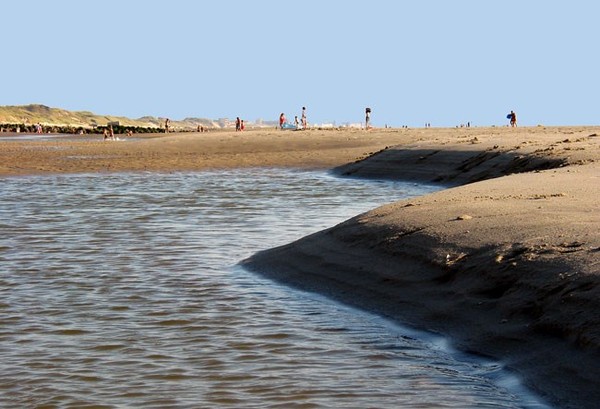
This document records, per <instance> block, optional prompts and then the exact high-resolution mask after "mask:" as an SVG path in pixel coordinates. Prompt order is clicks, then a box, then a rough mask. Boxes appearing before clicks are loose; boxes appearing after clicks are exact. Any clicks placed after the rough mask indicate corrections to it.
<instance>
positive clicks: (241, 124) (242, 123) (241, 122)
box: [240, 119, 246, 131]
mask: <svg viewBox="0 0 600 409" xmlns="http://www.w3.org/2000/svg"><path fill="white" fill-rule="evenodd" d="M244 129H246V125H244V120H243V119H242V120H241V121H240V131H243V130H244Z"/></svg>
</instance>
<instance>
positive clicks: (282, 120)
mask: <svg viewBox="0 0 600 409" xmlns="http://www.w3.org/2000/svg"><path fill="white" fill-rule="evenodd" d="M283 124H285V114H284V113H283V112H282V113H281V115H279V129H283Z"/></svg>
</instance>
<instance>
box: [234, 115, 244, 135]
mask: <svg viewBox="0 0 600 409" xmlns="http://www.w3.org/2000/svg"><path fill="white" fill-rule="evenodd" d="M241 130H242V123H241V122H240V117H239V116H238V117H237V118H235V131H236V132H238V131H241Z"/></svg>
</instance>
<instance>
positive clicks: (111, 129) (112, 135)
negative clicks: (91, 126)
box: [108, 125, 115, 141]
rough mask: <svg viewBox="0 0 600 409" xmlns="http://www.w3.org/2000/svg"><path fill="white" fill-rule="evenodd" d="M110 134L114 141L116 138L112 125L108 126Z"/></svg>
mask: <svg viewBox="0 0 600 409" xmlns="http://www.w3.org/2000/svg"><path fill="white" fill-rule="evenodd" d="M108 134H109V135H110V140H111V141H114V140H115V131H114V130H113V127H112V125H110V126H109V127H108Z"/></svg>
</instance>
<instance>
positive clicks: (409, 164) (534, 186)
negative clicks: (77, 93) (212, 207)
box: [0, 127, 600, 408]
mask: <svg viewBox="0 0 600 409" xmlns="http://www.w3.org/2000/svg"><path fill="white" fill-rule="evenodd" d="M599 134H600V128H598V127H530V128H447V129H435V128H430V129H380V130H377V129H374V130H371V131H369V132H366V131H362V130H322V131H318V130H312V131H303V132H291V131H277V130H274V129H273V130H255V131H254V130H253V131H246V132H242V133H236V132H226V131H221V132H209V133H186V134H169V135H164V134H161V135H147V136H141V137H137V136H136V135H134V137H133V138H124V139H125V140H120V141H103V140H102V139H101V137H97V136H95V137H69V138H68V139H62V138H55V139H52V140H45V141H36V140H19V138H20V137H19V136H15V137H10V138H7V139H5V140H2V141H0V175H2V176H24V175H36V174H48V173H63V174H69V173H82V172H84V173H88V172H124V171H133V172H138V171H152V172H154V171H161V172H163V171H164V172H172V171H194V170H202V169H219V168H232V167H256V166H265V167H282V166H283V167H300V168H313V169H334V171H335V172H336V173H338V174H340V175H345V176H352V177H367V178H384V179H403V180H412V181H418V182H431V183H440V184H443V185H444V186H447V187H448V188H447V189H445V190H442V191H440V192H437V193H434V194H431V195H427V196H423V197H419V198H415V199H410V200H405V201H400V202H395V203H391V204H389V205H385V206H383V207H380V208H378V209H374V210H372V211H370V212H367V213H365V214H361V215H357V216H356V217H354V218H352V219H350V220H348V221H346V222H344V223H342V224H340V225H337V226H333V227H331V228H330V229H327V230H325V231H322V232H318V233H315V234H313V235H311V236H308V237H305V238H303V239H301V240H299V241H297V242H294V243H290V244H285V243H282V246H281V247H278V248H275V249H268V250H267V249H266V250H265V251H263V252H261V253H258V254H256V255H255V256H253V257H251V258H250V259H248V260H245V261H244V262H243V264H244V265H245V266H246V267H248V268H251V269H252V270H255V271H257V272H259V273H261V274H264V275H266V276H269V277H271V278H273V279H275V280H279V281H282V282H285V283H287V284H290V285H293V286H296V287H299V288H302V289H306V290H310V291H316V292H319V293H323V294H326V295H328V296H330V297H332V298H335V299H337V300H340V301H342V302H345V303H348V304H351V305H354V306H357V307H360V308H364V309H367V310H370V311H373V312H376V313H379V314H382V315H384V316H386V317H389V318H391V319H394V320H396V321H398V322H401V323H408V324H410V325H413V326H415V327H418V328H422V329H426V330H430V331H434V332H437V333H441V334H445V335H448V336H450V337H451V339H452V340H453V341H454V342H455V345H456V346H457V347H459V348H460V349H462V350H465V351H470V352H475V353H478V354H482V355H486V356H490V357H494V358H496V359H499V360H500V361H501V362H503V363H504V364H505V365H506V366H507V367H509V368H511V369H512V370H514V371H515V372H516V373H517V374H519V375H520V376H521V377H522V379H523V380H524V381H525V383H526V384H527V385H528V386H530V387H532V388H533V389H534V390H535V391H537V392H538V393H539V394H540V395H542V396H543V397H544V398H546V399H547V400H548V401H549V402H551V403H553V404H556V405H557V406H559V407H565V408H592V407H597V402H599V401H600V381H599V379H600V314H599V313H598V311H600V286H599V283H600V235H599V234H598V230H599V226H600V204H599V203H600V200H599V199H600V189H599V188H598V187H599V186H600V165H599V162H598V160H599V159H600V136H598V135H599ZM0 136H4V135H0Z"/></svg>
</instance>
